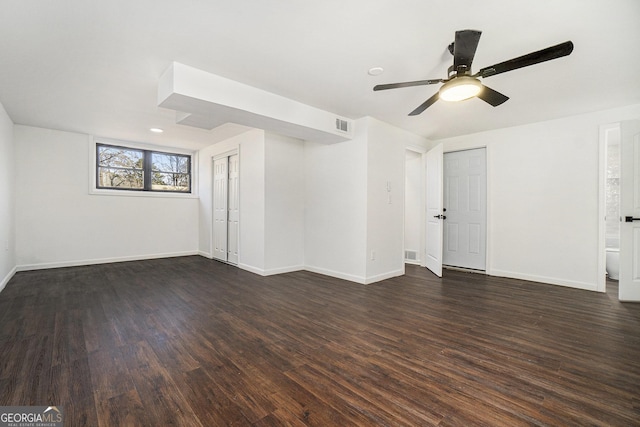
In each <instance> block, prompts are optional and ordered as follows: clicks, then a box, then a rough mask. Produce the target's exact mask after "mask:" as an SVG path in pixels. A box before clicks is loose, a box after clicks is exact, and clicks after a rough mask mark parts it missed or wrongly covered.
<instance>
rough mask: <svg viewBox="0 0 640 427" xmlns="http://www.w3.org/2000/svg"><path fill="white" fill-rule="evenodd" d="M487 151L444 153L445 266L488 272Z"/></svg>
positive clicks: (443, 252) (443, 253)
mask: <svg viewBox="0 0 640 427" xmlns="http://www.w3.org/2000/svg"><path fill="white" fill-rule="evenodd" d="M486 157H487V156H486V149H485V148H477V149H473V150H464V151H454V152H449V153H444V159H443V213H444V216H445V220H444V221H443V225H444V229H443V233H444V236H443V251H442V264H443V265H445V266H450V267H459V268H466V269H472V270H481V271H484V270H486V259H487V254H486V239H487V160H486Z"/></svg>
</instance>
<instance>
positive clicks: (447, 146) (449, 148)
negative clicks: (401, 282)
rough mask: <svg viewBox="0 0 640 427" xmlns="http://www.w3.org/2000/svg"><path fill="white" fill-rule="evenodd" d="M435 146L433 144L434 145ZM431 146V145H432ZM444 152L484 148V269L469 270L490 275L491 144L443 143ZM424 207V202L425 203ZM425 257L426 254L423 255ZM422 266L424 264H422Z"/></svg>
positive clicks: (424, 239) (424, 240) (424, 235)
mask: <svg viewBox="0 0 640 427" xmlns="http://www.w3.org/2000/svg"><path fill="white" fill-rule="evenodd" d="M434 147H435V145H434ZM432 148H433V147H432ZM443 148H444V150H443V151H444V153H451V152H454V151H465V150H475V149H477V148H484V149H485V150H486V163H487V165H486V166H487V200H486V205H487V238H486V241H485V245H486V248H485V249H486V263H485V267H486V268H485V270H484V272H481V271H476V270H470V271H473V272H477V273H479V274H483V273H484V274H486V275H488V276H492V275H493V267H492V264H491V239H492V237H493V227H492V222H491V218H492V204H491V201H492V200H493V198H492V185H491V181H492V177H491V159H492V157H491V145H490V144H487V143H473V142H471V143H467V142H465V143H462V144H458V143H454V144H447V143H444V147H443ZM424 176H425V178H426V163H425V167H424ZM443 185H444V180H443ZM425 209H426V204H425ZM425 209H423V212H425ZM424 221H426V212H425V218H424ZM422 241H423V243H422V248H426V233H422ZM425 257H426V256H425ZM422 265H423V266H424V264H422Z"/></svg>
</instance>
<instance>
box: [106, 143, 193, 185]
mask: <svg viewBox="0 0 640 427" xmlns="http://www.w3.org/2000/svg"><path fill="white" fill-rule="evenodd" d="M96 186H97V188H108V189H113V190H138V191H164V192H178V193H190V192H191V156H189V155H185V154H176V153H164V152H159V151H150V150H140V149H135V148H129V147H119V146H113V145H105V144H96Z"/></svg>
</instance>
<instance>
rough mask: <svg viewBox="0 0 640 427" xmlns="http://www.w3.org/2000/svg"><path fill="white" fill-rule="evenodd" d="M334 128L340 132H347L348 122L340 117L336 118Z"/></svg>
mask: <svg viewBox="0 0 640 427" xmlns="http://www.w3.org/2000/svg"><path fill="white" fill-rule="evenodd" d="M336 129H338V130H339V131H341V132H349V122H348V121H346V120H342V119H336Z"/></svg>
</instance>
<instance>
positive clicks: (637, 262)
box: [618, 121, 640, 301]
mask: <svg viewBox="0 0 640 427" xmlns="http://www.w3.org/2000/svg"><path fill="white" fill-rule="evenodd" d="M620 135H621V146H620V159H621V163H620V214H621V215H622V218H621V220H622V223H621V224H620V281H619V285H618V292H619V294H618V298H619V299H620V301H640V121H629V122H622V123H621V124H620Z"/></svg>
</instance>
